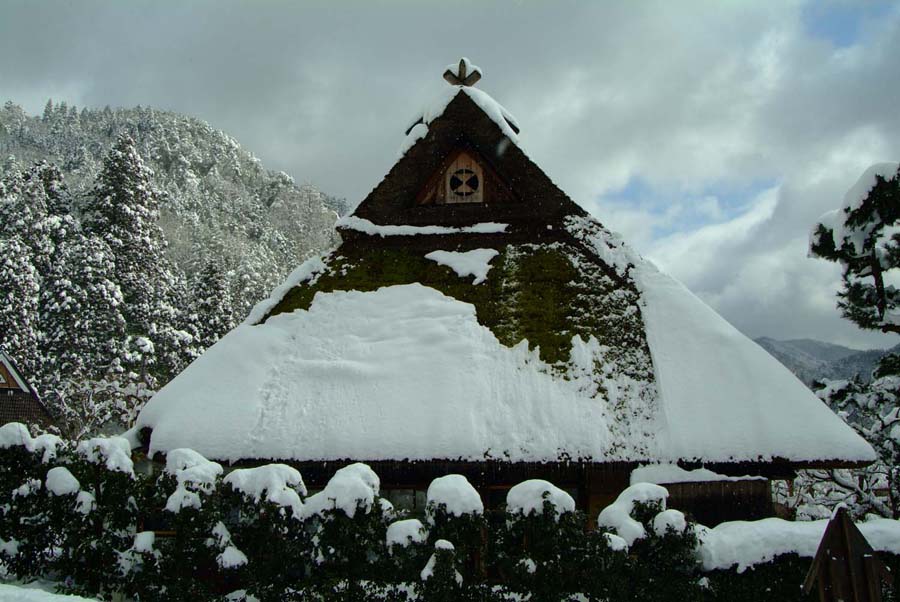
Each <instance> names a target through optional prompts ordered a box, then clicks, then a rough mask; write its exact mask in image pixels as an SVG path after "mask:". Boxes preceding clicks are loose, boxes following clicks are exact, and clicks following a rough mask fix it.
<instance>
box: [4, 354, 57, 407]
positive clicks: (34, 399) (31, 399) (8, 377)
mask: <svg viewBox="0 0 900 602" xmlns="http://www.w3.org/2000/svg"><path fill="white" fill-rule="evenodd" d="M52 421H53V418H52V417H51V416H50V412H48V411H47V408H46V407H44V404H43V403H42V402H41V399H40V397H39V396H38V394H37V391H35V389H34V387H32V386H31V383H30V382H28V379H27V378H26V377H25V375H24V373H23V372H22V371H21V370H19V368H18V367H17V366H16V364H15V362H13V360H12V358H11V357H10V356H9V354H7V353H6V351H4V350H3V349H2V348H0V424H6V423H8V422H22V423H25V424H34V423H37V424H43V425H48V424H50V423H52Z"/></svg>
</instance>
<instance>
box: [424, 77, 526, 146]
mask: <svg viewBox="0 0 900 602" xmlns="http://www.w3.org/2000/svg"><path fill="white" fill-rule="evenodd" d="M459 94H466V95H468V96H469V98H471V99H472V101H473V102H475V104H476V105H478V107H479V108H480V109H481V110H482V111H484V113H485V115H487V116H488V117H490V119H491V121H493V122H494V123H496V124H497V126H498V127H499V128H500V131H502V132H503V134H504V135H505V136H506V137H507V138H509V139H510V140H511V141H512V142H513V143H514V144H518V143H519V136H518V134H516V130H518V129H520V128H519V122H518V121H517V120H516V118H515V117H513V115H512V113H510V112H509V111H507V110H506V109H505V108H504V107H503V105H501V104H500V103H499V102H497V101H496V100H494V99H493V98H492V97H491V95H490V94H488V93H487V92H485V91H483V90H479V89H477V88H473V87H471V86H450V87H445V88H442V89H441V92H440V93H439V94H438V95H437V96H435V97H434V98H433V99H432V100H431V101H430V102H429V103H428V104H427V105H426V106H425V108H424V109H423V110H422V111H421V112H419V113H418V114H417V115H416V117H415V118H413V119H412V120H410V122H409V123H410V125H409V128H407V129H410V128H412V127H414V126H415V125H416V124H418V123H424V124H425V125H430V124H431V122H432V121H434V120H435V119H437V118H438V117H440V116H441V115H443V114H444V111H445V110H446V109H447V106H448V105H449V104H450V102H451V101H452V100H453V99H454V98H456V97H457V95H459Z"/></svg>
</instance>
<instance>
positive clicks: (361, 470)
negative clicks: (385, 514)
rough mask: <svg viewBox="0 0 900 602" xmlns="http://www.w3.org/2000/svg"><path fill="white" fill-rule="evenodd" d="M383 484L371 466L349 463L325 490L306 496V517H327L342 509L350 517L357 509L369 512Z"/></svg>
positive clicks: (304, 511) (330, 480)
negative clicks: (328, 514)
mask: <svg viewBox="0 0 900 602" xmlns="http://www.w3.org/2000/svg"><path fill="white" fill-rule="evenodd" d="M379 487H380V482H379V480H378V475H376V474H375V472H374V471H373V470H372V469H371V468H369V467H368V466H367V465H365V464H362V463H359V462H357V463H356V464H351V465H349V466H345V467H344V468H341V469H340V470H338V471H336V472H335V473H334V476H333V477H331V479H329V480H328V484H327V485H325V489H323V490H322V491H320V492H319V493H317V494H315V495H311V496H310V497H308V498H306V503H305V504H304V505H303V508H302V517H311V516H314V515H318V516H325V513H326V512H328V511H329V510H340V511H341V512H343V513H344V514H346V515H347V516H349V517H350V518H353V517H354V516H356V512H357V510H362V511H363V512H364V513H366V514H368V513H369V512H370V511H371V510H372V505H373V504H374V503H375V498H376V497H377V496H378V489H379ZM382 508H384V507H383V506H382Z"/></svg>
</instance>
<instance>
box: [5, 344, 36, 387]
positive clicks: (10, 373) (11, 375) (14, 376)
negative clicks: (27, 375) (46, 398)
mask: <svg viewBox="0 0 900 602" xmlns="http://www.w3.org/2000/svg"><path fill="white" fill-rule="evenodd" d="M0 389H4V390H16V391H23V392H26V393H28V392H30V391H31V387H30V386H29V385H28V383H27V382H25V380H24V379H23V378H22V376H21V375H20V374H19V372H18V370H16V367H15V366H14V365H13V363H12V360H11V359H10V358H9V356H7V355H6V354H5V353H3V352H2V351H0Z"/></svg>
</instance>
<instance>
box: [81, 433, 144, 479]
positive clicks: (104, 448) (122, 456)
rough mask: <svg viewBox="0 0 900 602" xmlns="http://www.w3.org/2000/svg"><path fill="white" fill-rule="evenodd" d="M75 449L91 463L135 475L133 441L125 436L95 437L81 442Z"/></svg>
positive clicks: (113, 470)
mask: <svg viewBox="0 0 900 602" xmlns="http://www.w3.org/2000/svg"><path fill="white" fill-rule="evenodd" d="M75 451H76V452H77V453H78V455H80V456H81V457H83V458H84V459H85V460H86V461H88V462H90V463H91V464H101V465H103V466H105V467H106V469H107V470H110V471H112V472H124V473H125V474H127V475H131V476H132V477H133V476H134V464H133V463H132V461H131V443H130V442H129V441H128V439H126V438H125V437H94V438H93V439H88V440H87V441H82V442H81V443H79V444H78V447H76V448H75Z"/></svg>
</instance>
